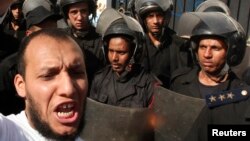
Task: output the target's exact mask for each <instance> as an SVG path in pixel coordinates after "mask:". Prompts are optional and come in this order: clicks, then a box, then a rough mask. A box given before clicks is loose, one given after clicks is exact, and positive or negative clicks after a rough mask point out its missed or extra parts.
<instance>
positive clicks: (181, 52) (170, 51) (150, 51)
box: [143, 28, 193, 88]
mask: <svg viewBox="0 0 250 141" xmlns="http://www.w3.org/2000/svg"><path fill="white" fill-rule="evenodd" d="M164 33H165V34H164V35H163V37H162V41H161V46H160V47H159V48H156V47H155V46H154V45H153V43H152V41H151V40H150V38H149V37H147V38H146V49H145V51H144V58H143V66H144V67H145V69H146V70H149V71H150V72H152V73H154V74H155V75H156V76H157V77H158V78H159V79H160V80H161V81H162V83H163V87H165V88H169V86H170V78H171V75H172V72H173V71H174V70H176V69H177V68H180V67H184V66H192V62H193V61H192V57H191V53H190V52H189V48H188V47H187V44H186V42H185V41H184V40H183V39H182V38H180V37H178V36H177V35H176V33H175V32H174V31H173V30H171V29H169V28H167V29H166V30H165V32H164Z"/></svg>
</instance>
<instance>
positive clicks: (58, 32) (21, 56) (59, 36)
mask: <svg viewBox="0 0 250 141" xmlns="http://www.w3.org/2000/svg"><path fill="white" fill-rule="evenodd" d="M39 36H47V37H51V38H53V39H56V40H60V41H61V40H69V39H70V38H71V36H70V35H69V34H68V33H66V32H65V31H63V30H62V29H42V30H40V31H37V32H34V33H32V34H30V35H29V36H26V37H25V38H24V39H23V40H22V42H21V44H20V48H19V52H18V64H17V71H18V73H19V74H20V75H22V76H23V77H25V65H26V61H27V60H25V52H26V49H27V46H28V45H29V44H30V42H31V41H32V40H33V39H34V38H36V37H39ZM72 41H73V40H72Z"/></svg>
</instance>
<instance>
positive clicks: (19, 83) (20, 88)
mask: <svg viewBox="0 0 250 141" xmlns="http://www.w3.org/2000/svg"><path fill="white" fill-rule="evenodd" d="M14 84H15V87H16V91H17V94H18V95H19V96H20V97H22V98H25V97H26V90H25V81H24V78H23V76H21V75H20V74H17V75H16V76H15V79H14Z"/></svg>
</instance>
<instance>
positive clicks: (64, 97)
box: [15, 36, 88, 138]
mask: <svg viewBox="0 0 250 141" xmlns="http://www.w3.org/2000/svg"><path fill="white" fill-rule="evenodd" d="M25 60H26V61H25V62H26V64H25V67H26V71H25V78H23V77H22V76H20V75H17V76H16V78H15V85H16V88H17V90H18V94H19V95H20V96H22V97H24V98H25V104H26V109H25V112H26V114H27V117H28V119H29V120H30V121H29V122H30V123H31V124H32V126H33V127H34V128H35V129H37V130H38V131H39V132H40V133H42V134H43V135H44V136H50V137H53V138H55V137H57V136H65V138H66V137H67V136H73V137H74V136H75V134H76V133H77V132H78V130H79V129H78V127H79V125H80V123H81V120H82V115H83V109H84V105H85V104H84V102H85V98H86V94H87V90H88V82H87V76H86V70H85V65H84V59H83V55H82V53H81V49H80V48H79V46H78V45H77V44H76V43H75V42H72V40H65V41H63V40H62V41H59V40H55V39H52V38H51V37H44V36H39V37H36V38H34V39H33V40H32V41H31V42H30V43H29V45H28V47H27V49H26V52H25Z"/></svg>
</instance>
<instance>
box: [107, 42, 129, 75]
mask: <svg viewBox="0 0 250 141" xmlns="http://www.w3.org/2000/svg"><path fill="white" fill-rule="evenodd" d="M108 58H109V62H110V64H111V66H112V69H113V70H114V71H115V72H116V73H117V74H118V75H120V74H121V73H122V72H124V71H125V69H126V66H127V64H128V62H129V59H130V50H129V44H128V43H127V41H126V40H125V39H123V38H120V37H114V38H111V39H110V41H109V49H108Z"/></svg>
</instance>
